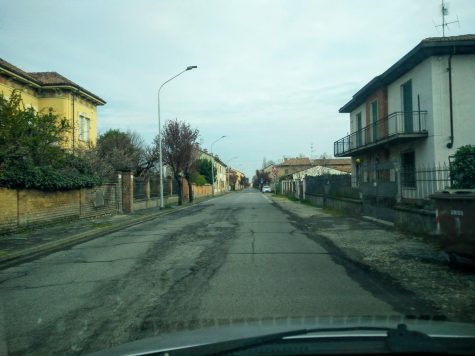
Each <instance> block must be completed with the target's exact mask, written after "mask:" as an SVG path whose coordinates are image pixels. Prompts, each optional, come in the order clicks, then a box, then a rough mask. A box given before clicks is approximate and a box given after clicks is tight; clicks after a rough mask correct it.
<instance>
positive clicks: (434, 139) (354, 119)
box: [334, 35, 475, 200]
mask: <svg viewBox="0 0 475 356" xmlns="http://www.w3.org/2000/svg"><path fill="white" fill-rule="evenodd" d="M474 83H475V35H462V36H453V37H433V38H427V39H424V40H422V41H421V42H420V43H419V44H418V45H417V46H416V47H414V48H413V49H412V50H411V51H410V52H409V53H407V54H406V55H405V56H404V57H402V58H401V59H400V60H399V61H398V62H396V63H395V64H393V65H392V66H391V67H390V68H389V69H387V70H386V71H385V72H384V73H382V74H381V75H379V76H377V77H375V78H374V79H372V80H371V81H370V82H369V83H367V84H366V85H365V86H364V87H363V88H361V89H360V90H359V91H358V92H357V93H356V94H354V95H353V98H352V99H351V100H350V101H349V102H348V103H346V104H345V105H344V106H343V107H342V108H341V109H340V113H349V114H350V130H351V133H350V135H348V136H345V137H343V138H341V139H339V140H338V141H336V142H335V143H334V154H335V156H337V157H345V156H346V157H348V156H351V158H352V166H353V167H352V170H353V172H354V173H356V176H357V177H358V181H357V183H356V184H359V185H364V184H366V185H367V186H371V187H373V188H374V187H378V186H385V187H386V188H387V189H386V191H384V189H380V190H377V189H376V190H375V191H378V192H379V193H378V194H382V195H386V196H393V197H395V198H396V200H400V199H426V198H427V197H428V195H429V194H431V193H433V191H435V190H439V189H443V188H444V187H445V186H447V184H449V180H448V169H445V170H440V169H438V167H437V166H438V165H439V164H447V163H448V161H449V156H451V155H453V154H454V153H455V152H456V150H457V148H459V147H460V146H462V145H466V144H473V143H475V119H474V112H475V85H474ZM443 171H445V172H446V174H445V177H441V172H442V173H443Z"/></svg>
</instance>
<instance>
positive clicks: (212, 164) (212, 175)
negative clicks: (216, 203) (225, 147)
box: [211, 136, 226, 197]
mask: <svg viewBox="0 0 475 356" xmlns="http://www.w3.org/2000/svg"><path fill="white" fill-rule="evenodd" d="M225 137H226V136H221V137H220V138H218V139H217V140H216V141H214V142H213V143H212V144H211V157H213V162H211V180H212V181H213V184H212V185H211V192H212V193H211V194H212V196H213V197H214V154H213V145H214V144H215V143H216V142H218V141H219V140H221V139H223V138H225Z"/></svg>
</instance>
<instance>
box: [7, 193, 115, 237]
mask: <svg viewBox="0 0 475 356" xmlns="http://www.w3.org/2000/svg"><path fill="white" fill-rule="evenodd" d="M118 211H119V196H118V191H117V185H116V184H105V185H103V186H100V187H95V188H91V189H80V190H79V189H78V190H69V191H58V192H46V191H40V190H33V189H31V190H30V189H28V190H27V189H6V188H0V232H4V231H10V230H15V229H16V228H19V227H23V226H27V225H33V224H45V223H50V222H54V221H57V220H60V219H65V218H85V217H92V216H98V215H104V214H111V213H117V212H118Z"/></svg>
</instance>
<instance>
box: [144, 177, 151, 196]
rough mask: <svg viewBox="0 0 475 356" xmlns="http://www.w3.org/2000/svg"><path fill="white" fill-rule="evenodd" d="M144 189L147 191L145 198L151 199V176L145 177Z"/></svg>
mask: <svg viewBox="0 0 475 356" xmlns="http://www.w3.org/2000/svg"><path fill="white" fill-rule="evenodd" d="M143 191H144V193H145V199H146V200H150V177H145V178H144V181H143Z"/></svg>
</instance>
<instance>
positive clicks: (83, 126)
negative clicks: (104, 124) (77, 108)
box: [79, 115, 90, 142]
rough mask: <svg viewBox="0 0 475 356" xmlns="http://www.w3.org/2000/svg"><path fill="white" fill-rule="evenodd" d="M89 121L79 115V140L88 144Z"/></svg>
mask: <svg viewBox="0 0 475 356" xmlns="http://www.w3.org/2000/svg"><path fill="white" fill-rule="evenodd" d="M89 129H90V119H89V118H87V117H85V116H84V115H79V139H80V140H81V141H85V142H89Z"/></svg>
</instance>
